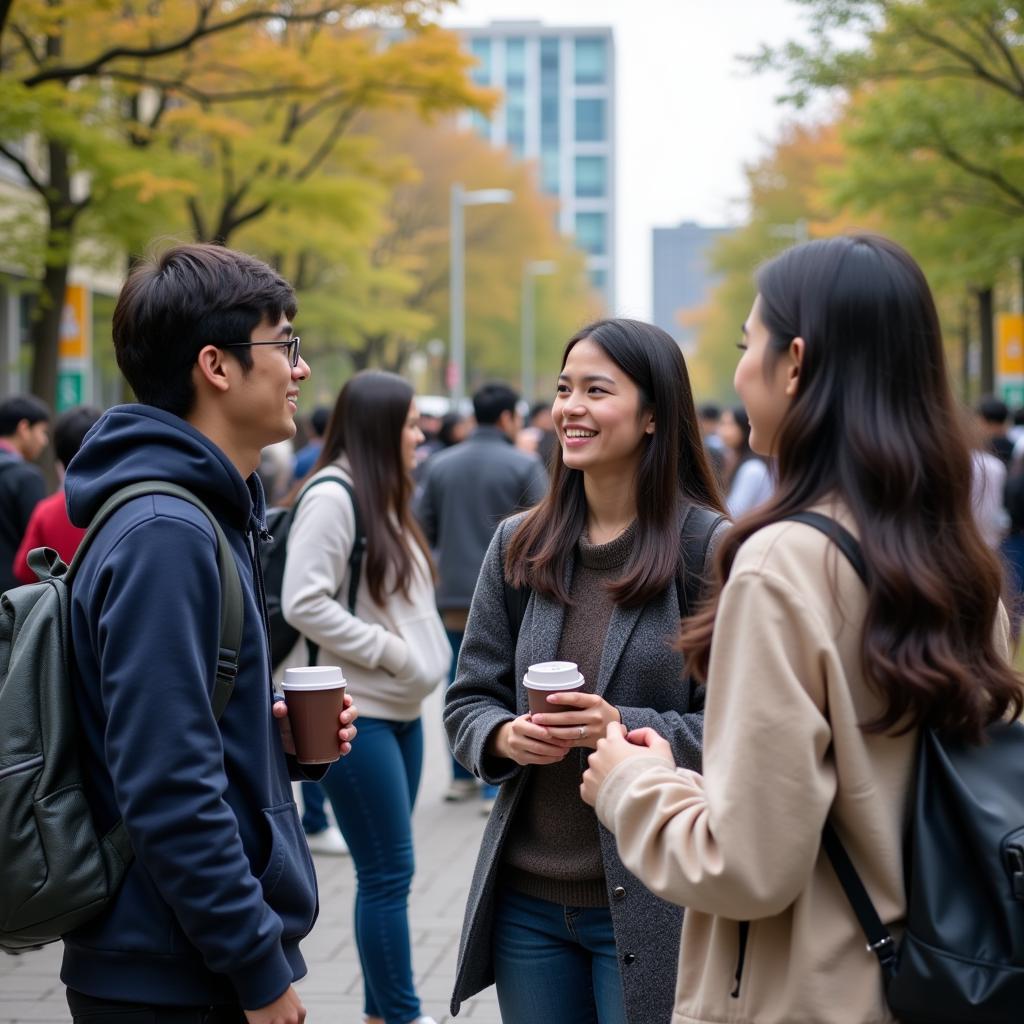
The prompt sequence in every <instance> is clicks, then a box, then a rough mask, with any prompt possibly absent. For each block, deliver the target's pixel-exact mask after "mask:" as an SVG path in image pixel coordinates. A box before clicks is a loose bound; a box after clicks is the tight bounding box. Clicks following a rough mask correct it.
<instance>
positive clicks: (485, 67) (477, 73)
mask: <svg viewBox="0 0 1024 1024" xmlns="http://www.w3.org/2000/svg"><path fill="white" fill-rule="evenodd" d="M469 52H470V53H471V54H472V55H473V56H474V57H476V59H477V64H476V67H474V68H473V70H472V71H471V72H470V75H471V77H472V79H473V81H474V82H476V84H477V85H490V84H491V41H490V39H471V40H470V43H469Z"/></svg>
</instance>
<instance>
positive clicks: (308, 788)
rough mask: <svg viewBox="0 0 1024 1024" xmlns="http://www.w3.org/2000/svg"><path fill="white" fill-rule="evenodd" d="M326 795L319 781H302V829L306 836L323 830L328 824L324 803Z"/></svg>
mask: <svg viewBox="0 0 1024 1024" xmlns="http://www.w3.org/2000/svg"><path fill="white" fill-rule="evenodd" d="M326 801H327V795H326V794H325V793H324V787H323V786H321V785H320V783H319V782H303V783H302V831H303V832H305V833H306V835H307V836H312V835H315V834H316V833H317V832H323V830H324V829H325V828H327V826H328V825H329V824H330V822H329V821H328V820H327V812H326V811H325V810H324V804H325V803H326Z"/></svg>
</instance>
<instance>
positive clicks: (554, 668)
mask: <svg viewBox="0 0 1024 1024" xmlns="http://www.w3.org/2000/svg"><path fill="white" fill-rule="evenodd" d="M582 682H583V676H582V675H580V670H579V666H578V665H577V664H576V662H575V661H541V662H539V663H538V664H536V665H531V666H530V667H529V668H528V669H527V670H526V675H525V676H523V685H524V686H525V687H526V688H527V689H529V690H572V689H574V688H575V687H577V686H579V685H580V684H581V683H582Z"/></svg>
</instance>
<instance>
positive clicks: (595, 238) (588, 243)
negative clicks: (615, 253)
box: [576, 211, 608, 256]
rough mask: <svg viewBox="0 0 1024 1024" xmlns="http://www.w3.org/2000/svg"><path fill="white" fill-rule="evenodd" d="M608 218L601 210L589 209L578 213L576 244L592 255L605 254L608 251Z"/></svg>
mask: <svg viewBox="0 0 1024 1024" xmlns="http://www.w3.org/2000/svg"><path fill="white" fill-rule="evenodd" d="M607 225H608V218H607V217H606V216H605V214H603V213H600V212H592V211H588V212H586V213H577V214H576V244H577V245H578V246H579V247H580V248H581V249H583V250H584V251H585V252H589V253H590V254H591V255H592V256H603V255H605V253H607V252H608V239H607Z"/></svg>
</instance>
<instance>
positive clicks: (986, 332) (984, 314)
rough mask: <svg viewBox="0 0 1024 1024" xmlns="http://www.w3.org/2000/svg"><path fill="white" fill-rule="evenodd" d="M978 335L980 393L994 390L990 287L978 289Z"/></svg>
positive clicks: (992, 322) (993, 333) (994, 375)
mask: <svg viewBox="0 0 1024 1024" xmlns="http://www.w3.org/2000/svg"><path fill="white" fill-rule="evenodd" d="M978 337H979V339H980V341H981V393H982V394H983V395H991V394H993V393H994V392H995V390H996V340H995V324H994V319H993V298H992V288H991V287H988V288H979V289H978Z"/></svg>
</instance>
